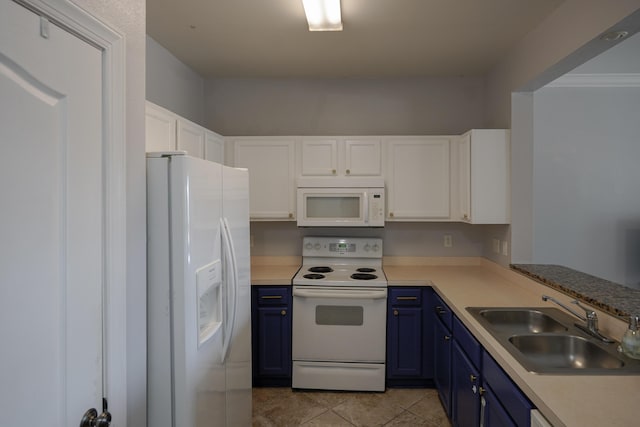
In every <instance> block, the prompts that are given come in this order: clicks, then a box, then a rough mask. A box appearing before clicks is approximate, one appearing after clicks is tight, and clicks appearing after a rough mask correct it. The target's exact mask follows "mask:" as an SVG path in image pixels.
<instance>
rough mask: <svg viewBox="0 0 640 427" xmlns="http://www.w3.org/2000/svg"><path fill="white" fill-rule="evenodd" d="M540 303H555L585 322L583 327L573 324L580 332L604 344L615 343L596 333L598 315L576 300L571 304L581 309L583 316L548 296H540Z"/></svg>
mask: <svg viewBox="0 0 640 427" xmlns="http://www.w3.org/2000/svg"><path fill="white" fill-rule="evenodd" d="M542 301H551V302H555V303H556V304H558V305H559V306H560V307H562V308H564V309H565V310H567V311H568V312H569V313H571V314H573V315H574V316H576V317H577V318H578V319H580V320H582V321H584V322H586V323H587V324H586V326H585V325H581V324H579V323H576V324H575V326H576V328H578V329H580V330H581V331H584V332H586V333H587V334H589V335H591V336H592V337H595V338H598V339H599V340H600V341H602V342H606V343H613V342H615V341H614V340H612V339H610V338H607V337H605V336H604V335H602V334H601V333H600V331H598V315H597V314H596V312H595V311H593V310H592V309H590V308H588V307H585V306H583V305H582V304H580V302H579V301H578V300H573V301H571V304H575V305H577V306H578V307H580V308H581V309H583V310H584V313H585V315H584V316H583V315H582V314H580V313H578V312H576V311H575V310H573V309H572V308H571V307H568V306H566V305H564V304H563V303H561V302H560V301H558V300H557V299H555V298H553V297H550V296H548V295H542ZM585 316H586V317H585Z"/></svg>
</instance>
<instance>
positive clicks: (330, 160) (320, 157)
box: [300, 138, 338, 176]
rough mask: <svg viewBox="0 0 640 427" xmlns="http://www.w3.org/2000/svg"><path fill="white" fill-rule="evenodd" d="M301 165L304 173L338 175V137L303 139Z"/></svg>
mask: <svg viewBox="0 0 640 427" xmlns="http://www.w3.org/2000/svg"><path fill="white" fill-rule="evenodd" d="M300 167H301V174H302V175H312V176H333V175H337V174H338V141H337V140H336V139H315V138H314V139H306V138H305V139H303V140H302V149H301V165H300Z"/></svg>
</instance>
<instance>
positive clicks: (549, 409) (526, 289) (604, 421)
mask: <svg viewBox="0 0 640 427" xmlns="http://www.w3.org/2000/svg"><path fill="white" fill-rule="evenodd" d="M394 264H395V265H394ZM384 271H385V274H386V276H387V280H388V281H389V285H390V286H394V285H396V286H402V285H413V286H415V285H431V286H433V287H434V288H435V289H436V291H437V292H438V294H439V295H440V296H441V297H442V298H443V299H444V300H445V302H447V304H449V306H450V308H451V309H452V310H453V312H454V313H455V314H456V315H457V316H458V318H460V320H461V321H462V322H463V323H464V324H465V325H466V326H467V328H469V330H470V331H471V332H472V333H473V334H474V335H475V336H476V338H477V339H478V341H480V343H481V344H482V345H483V346H484V347H485V348H486V349H487V351H488V352H489V353H490V354H491V355H492V356H493V358H494V359H495V360H496V361H497V362H498V363H499V364H500V365H501V366H502V368H503V369H504V370H505V371H506V372H507V373H508V374H509V375H510V376H511V378H512V379H513V381H514V382H515V383H516V384H517V385H518V386H519V387H520V388H521V389H522V391H523V392H524V393H525V394H526V395H527V396H528V397H529V399H530V400H531V401H532V402H533V404H534V405H535V406H536V407H537V408H538V409H539V410H540V412H541V413H542V414H543V415H544V416H545V417H546V418H547V419H548V420H549V422H551V423H552V424H553V425H554V426H636V425H638V424H639V421H638V415H637V413H636V407H635V405H637V402H638V396H639V395H640V376H613V375H611V376H603V375H597V376H596V375H584V376H583V375H571V376H569V375H540V374H533V373H531V372H528V371H526V370H525V369H524V368H523V367H522V366H521V365H520V364H519V363H518V362H517V361H516V360H515V359H514V358H513V357H512V356H511V355H510V354H509V353H508V352H507V351H506V350H505V349H504V348H503V347H502V346H501V345H500V344H499V343H498V341H496V340H495V339H494V338H493V337H492V336H491V335H490V334H489V333H488V332H487V331H486V330H485V329H484V328H483V327H482V326H481V325H480V324H479V323H478V322H477V321H476V320H475V319H474V318H473V317H472V316H471V314H469V313H468V312H467V311H466V310H465V307H473V306H492V307H493V306H503V307H509V306H527V307H537V306H539V307H549V306H550V303H545V302H543V301H542V300H541V295H542V294H543V293H545V294H548V295H552V296H554V297H556V298H558V299H560V300H561V301H563V302H569V301H570V300H571V298H570V297H567V296H566V295H563V294H560V293H559V292H557V291H554V290H553V289H550V288H548V287H546V286H544V285H541V284H539V283H537V282H534V281H533V280H530V279H528V278H525V277H524V276H521V275H520V274H518V273H515V272H513V271H511V270H509V269H506V268H503V267H500V266H498V265H496V264H493V263H491V262H489V261H486V260H482V259H480V260H479V262H477V263H476V264H475V265H474V263H473V262H470V263H466V265H450V266H436V265H415V264H414V265H397V264H396V263H394V262H385V266H384ZM598 316H599V317H600V329H601V330H603V331H604V332H605V333H606V334H608V335H610V336H613V337H614V338H616V339H618V340H619V339H620V337H621V335H622V333H624V330H625V328H626V326H625V324H624V322H621V321H619V320H617V319H613V318H612V317H610V316H608V315H607V314H604V313H602V312H599V311H598Z"/></svg>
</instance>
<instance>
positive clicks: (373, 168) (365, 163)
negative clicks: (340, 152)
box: [344, 138, 382, 176]
mask: <svg viewBox="0 0 640 427" xmlns="http://www.w3.org/2000/svg"><path fill="white" fill-rule="evenodd" d="M344 153H345V155H344V174H345V175H348V176H381V175H382V146H381V144H380V140H379V139H374V138H353V139H352V138H349V139H345V141H344Z"/></svg>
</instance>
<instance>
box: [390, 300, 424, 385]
mask: <svg viewBox="0 0 640 427" xmlns="http://www.w3.org/2000/svg"><path fill="white" fill-rule="evenodd" d="M432 292H433V291H432V289H431V288H429V287H389V289H388V296H387V361H386V366H387V373H386V377H387V378H386V383H387V386H388V387H425V386H430V385H432V384H433V352H432V344H431V343H432V342H433V332H432V328H431V322H430V320H431V319H430V316H429V306H430V305H431V295H432Z"/></svg>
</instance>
